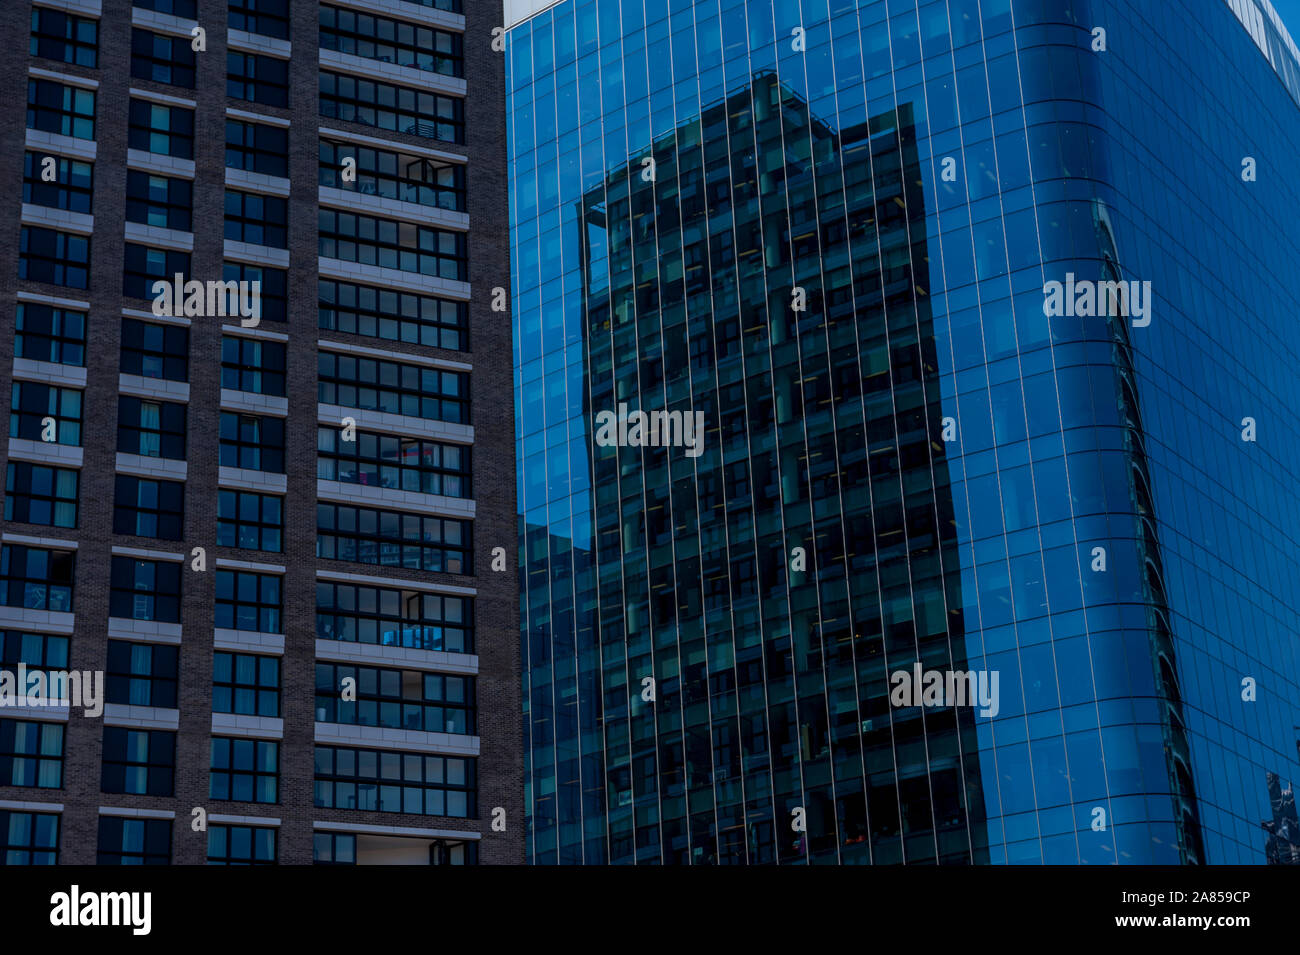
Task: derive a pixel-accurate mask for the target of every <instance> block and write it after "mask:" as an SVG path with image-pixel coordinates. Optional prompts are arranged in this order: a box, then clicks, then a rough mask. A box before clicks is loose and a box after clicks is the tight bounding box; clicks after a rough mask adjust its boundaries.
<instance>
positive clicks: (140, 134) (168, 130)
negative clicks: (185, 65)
mask: <svg viewBox="0 0 1300 955" xmlns="http://www.w3.org/2000/svg"><path fill="white" fill-rule="evenodd" d="M163 115H165V116H166V120H167V124H166V126H165V127H164V126H159V125H156V123H157V121H158V119H159V118H160V117H161V116H163ZM127 123H128V125H127V145H128V147H129V148H130V149H138V150H140V151H141V152H146V153H153V154H154V155H155V156H173V157H175V158H177V159H193V158H194V110H192V109H188V108H186V107H184V106H168V105H167V104H165V103H155V102H154V101H153V100H147V99H139V98H138V97H132V99H131V102H130V106H129V108H128V119H127ZM173 125H175V127H176V128H175V129H173V128H172V126H173ZM157 145H163V146H165V147H166V148H164V149H161V150H158V149H154V148H153V147H154V146H157Z"/></svg>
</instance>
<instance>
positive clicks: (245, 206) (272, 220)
mask: <svg viewBox="0 0 1300 955" xmlns="http://www.w3.org/2000/svg"><path fill="white" fill-rule="evenodd" d="M288 224H289V203H288V200H286V199H282V198H280V197H279V196H263V195H259V194H257V193H255V192H237V191H236V190H234V189H227V190H226V239H227V240H229V241H231V242H250V243H252V244H253V245H265V246H270V247H271V248H274V249H287V248H288V247H289V228H288Z"/></svg>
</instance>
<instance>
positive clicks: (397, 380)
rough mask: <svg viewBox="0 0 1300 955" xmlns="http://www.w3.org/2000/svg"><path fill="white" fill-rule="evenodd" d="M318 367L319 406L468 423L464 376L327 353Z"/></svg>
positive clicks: (318, 362)
mask: <svg viewBox="0 0 1300 955" xmlns="http://www.w3.org/2000/svg"><path fill="white" fill-rule="evenodd" d="M316 364H317V373H318V375H319V378H318V385H317V389H318V390H317V397H318V400H319V401H321V402H322V403H323V404H327V405H342V406H343V407H345V408H362V409H365V410H366V411H387V412H389V413H390V414H400V415H407V416H409V417H412V418H428V419H432V420H434V421H451V422H455V423H457V424H466V423H468V422H469V376H468V375H466V374H464V373H463V372H458V371H441V370H439V369H437V368H426V367H422V366H420V365H399V364H398V363H397V362H395V361H382V360H379V359H375V358H357V357H354V356H352V355H340V354H337V353H335V352H327V351H323V352H321V353H320V355H319V357H318V359H317V363H316Z"/></svg>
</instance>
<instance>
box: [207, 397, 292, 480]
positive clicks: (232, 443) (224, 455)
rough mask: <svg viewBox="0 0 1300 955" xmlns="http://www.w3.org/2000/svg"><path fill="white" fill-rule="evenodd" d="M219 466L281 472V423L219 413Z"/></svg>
mask: <svg viewBox="0 0 1300 955" xmlns="http://www.w3.org/2000/svg"><path fill="white" fill-rule="evenodd" d="M220 461H221V467H223V468H248V469H249V470H252V471H269V472H272V473H274V474H283V473H284V420H283V419H281V418H272V417H264V416H258V415H251V414H239V413H237V412H234V411H223V412H221V457H220Z"/></svg>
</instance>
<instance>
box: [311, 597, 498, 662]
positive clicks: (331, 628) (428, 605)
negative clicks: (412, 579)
mask: <svg viewBox="0 0 1300 955" xmlns="http://www.w3.org/2000/svg"><path fill="white" fill-rule="evenodd" d="M449 606H454V607H458V608H459V611H458V612H459V618H457V616H456V615H455V614H451V613H448V612H447V608H448V607H449ZM316 638H317V639H318V640H338V641H340V642H343V643H364V644H370V645H373V646H400V647H407V648H410V649H415V650H439V651H442V652H444V653H473V652H474V598H473V597H466V596H461V595H457V594H440V593H430V592H427V591H423V590H398V589H396V588H393V587H377V586H369V585H365V584H351V583H335V582H333V581H327V580H318V581H316Z"/></svg>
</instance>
